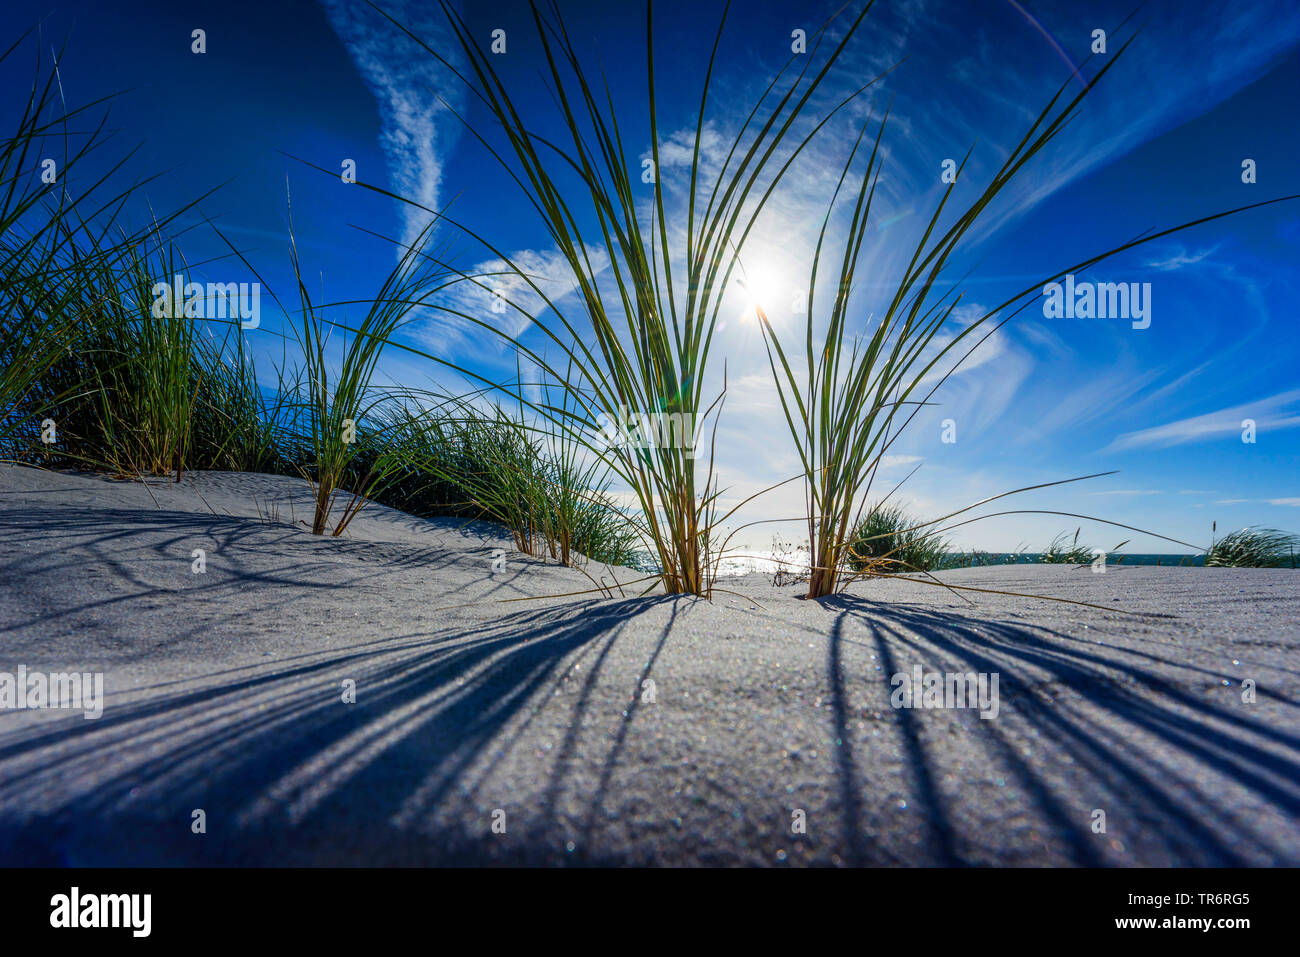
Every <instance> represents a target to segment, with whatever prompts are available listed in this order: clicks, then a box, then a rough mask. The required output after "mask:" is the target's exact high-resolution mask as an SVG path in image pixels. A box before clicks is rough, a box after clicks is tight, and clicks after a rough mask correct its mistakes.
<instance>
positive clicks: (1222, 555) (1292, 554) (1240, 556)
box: [1205, 526, 1300, 568]
mask: <svg viewBox="0 0 1300 957" xmlns="http://www.w3.org/2000/svg"><path fill="white" fill-rule="evenodd" d="M1297 550H1300V535H1293V534H1291V533H1290V532H1283V531H1280V530H1278V529H1276V528H1261V527H1258V526H1248V527H1246V528H1242V529H1238V530H1237V531H1235V532H1229V533H1228V534H1227V535H1224V536H1223V537H1222V538H1220V539H1217V540H1216V541H1214V542H1213V543H1212V544H1211V545H1210V548H1209V551H1207V552H1206V553H1205V565H1206V567H1208V568H1295V567H1296V552H1297Z"/></svg>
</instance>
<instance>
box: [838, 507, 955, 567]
mask: <svg viewBox="0 0 1300 957" xmlns="http://www.w3.org/2000/svg"><path fill="white" fill-rule="evenodd" d="M947 554H948V543H947V542H946V540H945V539H944V537H943V536H942V535H941V534H939V533H938V532H936V531H934V530H933V529H932V528H931V527H930V525H929V524H927V523H923V522H918V521H917V520H916V519H914V518H912V517H911V516H910V515H908V514H907V512H906V511H905V510H904V509H903V508H902V506H899V505H877V506H875V507H873V508H871V509H870V510H869V511H868V512H867V515H866V516H865V517H864V518H863V519H862V520H861V521H859V522H858V524H857V525H856V526H854V528H853V532H852V534H851V535H850V536H849V543H848V549H847V560H848V566H849V568H850V569H851V570H852V571H854V572H864V571H867V570H868V569H870V570H872V571H874V572H877V573H883V574H890V573H898V572H928V571H933V570H934V569H936V568H942V567H943V566H944V560H945V557H946V556H947Z"/></svg>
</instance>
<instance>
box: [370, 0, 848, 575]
mask: <svg viewBox="0 0 1300 957" xmlns="http://www.w3.org/2000/svg"><path fill="white" fill-rule="evenodd" d="M441 6H442V8H443V11H444V13H445V14H446V17H447V21H448V24H449V25H450V27H451V29H452V31H453V32H454V34H455V36H456V42H455V43H454V46H455V47H456V49H457V53H458V54H461V55H463V58H464V62H465V64H466V66H465V67H464V68H463V69H458V68H457V66H456V65H455V64H453V63H452V62H450V60H449V59H448V57H447V56H444V54H443V53H441V52H439V50H437V49H435V48H434V47H433V46H430V45H428V44H427V43H425V42H424V41H423V40H421V38H419V37H415V36H414V35H412V38H413V39H415V40H416V41H417V42H420V43H421V45H422V46H423V47H424V49H426V50H427V51H428V52H429V54H430V55H432V56H433V57H435V58H436V59H437V60H439V61H440V62H441V63H443V64H444V65H445V66H446V67H447V68H448V69H450V70H452V71H453V72H454V74H455V75H456V76H458V77H459V78H460V79H461V80H463V81H464V82H465V83H466V85H467V86H468V88H469V91H470V92H471V94H472V95H473V96H474V98H475V99H476V100H477V101H478V103H479V104H481V105H482V106H483V107H484V108H485V109H486V111H487V113H488V115H489V116H490V118H491V122H490V124H484V128H483V129H471V133H472V134H473V135H474V137H475V138H476V139H478V140H479V141H480V142H481V143H482V144H483V145H484V146H485V148H486V149H487V150H488V152H489V154H490V155H491V156H492V157H493V158H494V159H495V160H496V161H498V162H499V163H500V164H501V165H502V166H503V167H504V169H505V170H506V172H507V173H508V174H509V175H510V176H511V177H512V178H513V180H514V181H515V182H516V183H517V184H518V185H519V187H520V188H521V190H522V192H523V194H524V197H525V199H526V201H527V202H528V204H529V205H530V206H532V208H533V209H535V211H536V212H537V213H538V214H539V218H540V219H541V221H542V223H543V224H544V226H545V228H546V229H547V231H548V233H549V234H550V236H551V238H552V239H553V241H554V244H555V247H556V249H557V250H558V251H559V253H560V255H561V257H562V261H563V265H564V267H565V268H564V271H565V273H566V275H565V277H564V278H565V279H568V280H571V281H572V286H573V287H575V288H576V292H577V296H576V300H577V303H578V307H577V309H576V310H571V311H572V312H575V313H577V314H578V317H580V318H576V317H575V318H570V316H569V314H568V313H566V310H565V309H563V308H562V307H561V306H560V305H558V304H557V303H556V302H554V301H552V299H551V298H550V297H549V296H548V295H547V293H546V291H545V290H544V289H543V288H541V286H539V285H538V283H537V281H536V277H534V276H532V275H530V274H529V273H528V271H527V270H526V269H524V268H523V267H521V266H520V265H519V264H518V263H516V262H514V261H512V260H511V259H510V258H509V257H508V256H507V255H506V254H505V253H503V252H502V251H501V250H500V249H498V248H497V247H496V246H494V245H493V244H491V243H490V242H488V241H487V240H484V239H482V237H478V236H475V237H474V238H475V239H477V240H478V241H480V242H481V243H482V244H483V245H484V247H485V248H486V249H488V250H489V251H490V252H491V254H492V255H493V256H494V257H497V258H499V259H500V260H501V261H502V262H503V263H504V264H505V271H506V272H508V273H509V274H510V277H511V279H512V280H515V283H516V285H517V286H520V287H524V288H526V290H527V295H529V296H530V297H536V298H538V299H540V301H541V303H542V305H541V306H540V307H537V308H536V309H535V310H534V311H531V312H530V311H529V309H528V307H527V306H526V304H523V303H521V302H519V301H517V300H518V299H519V297H518V296H515V297H512V298H511V299H510V300H508V305H509V306H510V307H511V308H512V309H514V310H516V311H517V312H519V313H520V314H521V315H523V316H524V317H525V318H527V319H528V320H529V321H530V325H531V326H532V327H533V328H537V329H540V330H541V332H542V334H543V335H544V336H545V337H546V338H547V339H548V341H549V344H553V345H554V346H557V347H558V348H559V349H561V350H562V351H563V353H564V356H565V358H566V360H567V361H568V364H569V366H570V369H571V375H569V376H564V377H561V376H559V375H558V374H556V373H555V372H554V370H552V369H551V368H550V367H548V366H546V365H545V362H544V360H543V359H542V358H541V357H540V356H538V355H537V354H536V353H534V352H530V351H529V350H528V349H527V348H525V347H523V346H522V345H521V344H520V342H519V340H518V339H517V338H514V337H510V336H507V335H506V334H505V333H502V332H500V330H498V329H497V328H496V327H495V326H493V325H491V324H489V323H486V322H484V321H483V320H482V319H479V318H477V317H475V316H473V315H471V314H469V313H467V312H456V313H455V314H456V315H459V316H461V317H462V318H463V319H465V320H466V321H469V322H471V323H475V324H478V325H480V326H482V327H484V328H486V329H488V330H490V331H492V332H494V333H497V334H499V335H502V336H504V337H505V338H506V339H507V340H508V341H509V342H511V343H512V344H513V345H514V346H515V347H516V348H519V349H520V351H521V352H522V353H523V354H525V355H527V356H528V358H529V359H531V360H532V361H533V362H535V363H536V364H537V365H538V366H539V367H541V368H544V369H546V370H547V372H548V374H551V375H552V376H553V377H554V378H555V379H556V380H557V381H561V382H563V383H564V387H565V388H566V389H567V390H568V391H569V394H570V396H571V398H572V399H573V403H574V406H573V408H571V409H570V410H569V411H568V412H564V411H554V410H547V411H546V415H547V416H548V417H550V418H551V420H552V421H553V422H555V424H556V425H557V426H558V427H559V428H562V429H564V430H566V431H568V432H569V434H570V435H571V436H572V438H573V440H574V441H576V442H579V443H580V444H582V445H584V447H585V448H587V449H588V450H589V451H591V452H593V453H595V454H597V455H599V456H601V457H602V458H603V459H604V460H605V461H606V462H607V463H608V464H609V465H610V467H611V469H612V471H613V473H614V474H615V475H616V476H617V477H618V478H619V479H621V480H622V481H623V482H624V483H625V484H626V485H627V487H628V488H629V489H630V490H631V492H632V494H633V495H634V496H635V498H636V501H637V503H638V504H639V506H640V515H639V516H638V521H637V525H638V528H639V530H640V532H641V533H642V535H643V536H644V538H645V541H646V544H647V546H648V550H650V551H651V552H652V555H653V559H654V562H655V564H656V567H657V569H658V575H659V581H660V583H661V584H662V586H663V588H664V590H665V591H666V592H669V593H692V594H699V595H707V594H709V593H710V590H711V584H712V579H713V577H714V575H716V570H717V562H718V561H719V560H720V556H719V555H718V554H715V551H714V542H713V534H714V531H715V529H716V528H717V527H718V523H719V522H720V521H721V520H722V519H723V518H725V516H721V517H720V516H719V515H718V513H717V501H718V495H719V490H718V489H717V487H716V484H715V477H714V471H713V463H712V456H711V455H710V456H709V462H708V465H707V467H706V466H705V465H704V463H702V462H701V461H697V445H699V444H706V443H701V442H699V441H698V437H699V436H701V435H702V433H703V432H704V431H705V425H704V423H705V420H706V419H707V418H708V416H709V415H710V414H711V413H712V412H713V411H714V410H716V409H718V408H720V404H721V400H722V394H723V393H725V381H724V382H723V384H722V393H719V394H718V395H717V397H716V398H713V399H712V400H710V399H709V398H708V397H707V396H706V394H705V391H704V390H705V389H706V387H707V388H709V389H712V388H713V387H714V386H713V383H714V381H715V380H714V379H713V378H712V377H711V375H710V372H711V369H712V365H711V363H710V358H711V351H710V349H711V346H712V344H713V336H714V332H715V329H716V326H717V321H718V315H719V311H720V309H721V308H722V303H723V299H724V295H725V293H726V290H727V285H728V281H729V279H730V277H731V275H732V271H733V269H734V267H735V265H736V262H737V252H736V251H737V250H738V249H739V248H740V247H742V246H743V244H744V241H745V238H746V236H747V235H748V234H749V233H750V231H751V229H752V228H753V227H754V225H755V223H756V221H757V218H758V215H759V213H760V212H761V210H762V209H763V207H764V205H765V204H766V202H767V200H768V198H769V197H770V196H771V195H772V192H773V190H774V189H775V187H776V185H777V183H778V182H779V181H780V180H781V178H782V177H783V175H784V174H785V172H786V171H787V170H788V168H789V166H790V163H791V162H792V161H793V159H794V156H795V155H797V154H798V153H799V151H800V150H801V149H802V148H803V146H804V145H806V144H807V143H808V142H809V140H810V139H811V138H812V136H813V135H815V134H816V132H817V131H818V130H819V129H820V128H821V126H822V125H823V123H824V121H825V119H828V118H829V116H824V117H823V118H822V119H823V122H822V123H818V122H815V121H814V120H813V119H812V118H809V122H808V123H807V124H799V123H798V121H799V120H800V119H801V118H803V117H804V114H805V113H806V112H808V109H807V108H808V105H809V103H810V101H813V100H814V97H815V95H816V93H817V92H818V90H819V89H820V86H821V82H822V80H823V79H824V78H825V77H826V75H827V74H828V72H829V71H830V69H831V66H832V65H833V64H834V63H835V61H836V60H837V59H838V57H839V55H840V54H841V52H842V51H843V50H844V48H845V45H846V44H847V43H848V42H849V39H850V38H851V37H852V36H853V34H854V33H855V31H856V30H857V28H858V26H859V25H860V24H861V22H862V19H863V17H864V16H865V15H866V10H865V9H864V10H863V11H862V13H861V14H860V15H858V16H857V17H856V19H852V20H851V21H850V22H848V23H846V24H844V25H843V27H842V28H840V29H837V31H836V34H835V36H834V39H832V40H828V41H827V46H828V47H829V48H830V53H829V56H827V57H822V56H821V55H820V54H819V52H818V46H819V44H820V41H821V40H823V39H824V38H825V37H826V36H827V35H828V31H827V30H826V28H823V29H822V30H820V31H817V32H816V34H815V35H814V36H812V37H810V44H809V46H810V55H807V56H791V58H790V60H789V61H788V63H787V64H786V66H785V67H784V68H783V69H782V71H781V73H780V74H778V76H777V77H776V78H775V79H773V80H772V82H771V83H770V84H768V86H767V88H766V89H765V90H764V91H763V94H762V95H761V96H760V97H758V98H757V101H756V102H755V103H754V105H753V109H752V110H750V111H749V113H748V116H747V118H746V119H745V121H744V122H743V124H741V125H740V128H739V129H737V130H735V132H734V135H731V136H730V137H729V142H724V146H723V149H724V150H725V159H724V160H723V162H722V164H721V168H720V169H719V170H717V171H716V173H715V172H713V171H709V175H708V176H707V177H705V176H702V175H701V173H702V170H703V169H704V166H705V161H704V159H703V157H702V149H703V148H704V147H703V145H702V144H704V141H705V135H706V129H710V128H711V127H710V125H709V124H710V123H711V122H712V121H713V120H714V119H715V117H714V116H713V113H714V112H716V111H715V110H712V109H711V108H712V107H713V104H712V102H711V100H710V97H711V95H712V92H713V91H712V85H713V82H712V81H713V67H714V61H715V58H716V53H717V50H718V47H719V45H720V44H721V42H722V37H723V27H724V25H725V22H726V13H725V11H724V13H723V16H722V19H721V22H720V23H719V26H718V30H717V34H716V36H715V39H714V46H713V53H712V54H711V55H710V58H709V61H708V63H707V65H706V66H705V68H704V79H703V84H702V87H701V89H700V95H699V100H698V103H699V109H698V113H697V114H696V115H697V120H696V124H695V130H694V137H693V138H692V139H693V141H692V145H691V155H692V160H691V163H690V168H689V171H688V174H687V176H686V179H687V181H686V182H683V183H681V184H674V190H675V191H676V194H677V195H678V196H679V197H681V199H682V201H683V203H684V205H685V206H686V214H685V216H684V221H683V222H681V226H682V227H683V228H682V229H677V228H675V227H670V223H669V213H668V211H667V209H666V204H665V199H664V190H663V189H662V188H661V183H660V175H661V174H662V172H663V169H664V167H663V164H661V162H660V149H661V146H662V144H663V142H664V136H663V135H662V133H661V130H660V124H659V114H658V109H657V106H658V92H657V89H658V84H657V73H656V70H657V69H658V68H659V64H658V62H657V60H656V48H655V40H654V36H655V28H654V22H653V5H652V4H647V7H646V11H647V12H646V58H645V85H646V91H647V92H646V99H645V101H644V103H645V106H644V108H642V107H641V105H640V104H637V110H638V113H641V112H642V109H643V110H644V112H643V114H642V115H641V116H638V117H637V119H638V120H644V122H632V121H631V120H630V119H629V116H628V115H627V113H626V112H624V111H623V110H621V109H616V108H615V105H614V103H613V97H612V94H611V92H610V90H609V88H608V87H607V86H606V85H605V84H604V83H603V81H602V80H601V79H600V78H599V76H598V75H597V74H595V73H594V71H593V72H592V73H591V74H589V73H588V71H587V70H586V69H584V67H583V65H582V60H581V57H580V56H579V54H578V52H577V50H576V49H575V47H574V45H573V43H572V40H571V37H570V35H569V33H568V32H567V30H566V28H565V25H564V22H563V19H562V18H561V16H560V14H559V10H558V7H555V6H552V7H551V8H550V11H549V13H550V15H549V16H547V15H545V14H543V13H542V12H541V11H540V10H539V9H538V8H537V7H536V6H534V7H533V8H532V14H533V19H534V23H535V27H536V33H535V41H536V43H537V45H538V47H539V49H540V50H541V53H542V56H543V57H544V61H545V62H544V67H543V70H542V73H543V81H544V82H546V83H547V84H548V86H549V91H550V93H551V94H552V98H553V101H554V103H555V107H556V109H555V113H554V114H553V116H552V119H553V120H554V122H553V124H552V125H553V126H554V127H555V128H556V130H557V131H558V135H552V134H551V133H550V131H549V130H548V131H546V132H541V130H542V129H543V128H544V127H545V125H546V119H547V118H546V117H542V116H538V115H537V113H536V111H535V110H533V111H529V110H527V109H525V108H522V107H517V106H516V104H515V102H514V96H515V94H516V92H522V93H527V92H529V87H531V86H532V85H533V84H534V83H535V80H534V79H533V78H531V77H529V78H528V79H527V80H526V81H525V83H526V84H527V86H522V87H520V86H514V85H507V83H506V82H505V81H504V80H503V78H502V77H501V75H499V73H498V70H497V66H496V62H494V61H499V58H496V57H493V56H492V55H491V54H490V53H489V52H487V51H486V50H485V49H484V48H483V47H482V45H481V44H480V40H481V37H480V35H479V32H478V31H477V30H475V29H473V28H471V27H470V25H469V24H468V23H467V22H466V21H465V20H464V19H463V18H462V17H461V15H460V14H459V13H457V12H456V11H455V10H454V9H453V8H452V6H451V5H450V4H448V3H442V4H441ZM394 22H395V23H396V21H394ZM397 25H398V26H399V27H401V24H400V23H398V24H397ZM818 61H821V65H820V66H816V67H815V66H814V63H817V62H818ZM673 72H674V76H673V82H674V84H679V83H680V80H681V77H680V76H677V75H676V74H677V73H679V72H680V71H679V70H674V71H673ZM835 109H838V107H836V108H835ZM727 112H728V113H730V112H732V107H731V105H728V106H727ZM831 112H833V110H832V111H831ZM524 116H527V121H526V122H525V120H524V119H523V117H524ZM793 130H798V132H792V131H793ZM629 134H630V136H631V138H630V139H629V138H628V137H629ZM805 134H806V135H805ZM643 143H644V144H648V145H649V150H650V156H649V160H650V165H651V166H652V167H653V168H654V170H656V171H658V174H657V175H655V176H653V177H652V178H651V180H650V181H649V182H648V183H647V182H646V181H643V180H642V178H641V175H640V174H641V170H642V166H641V164H640V162H639V159H638V156H639V151H640V150H641V149H642V144H643ZM629 145H630V148H631V150H632V152H629ZM787 147H789V148H787ZM706 179H707V180H709V182H708V183H706V182H705V180H706ZM363 185H364V184H363ZM471 235H473V234H471ZM467 278H469V277H467ZM485 288H486V287H485ZM542 315H546V316H548V317H549V316H554V317H555V318H554V319H551V318H546V319H542V318H540V316H542ZM548 347H549V345H548ZM724 380H725V377H724ZM706 383H707V385H706ZM628 415H631V416H638V417H639V416H665V417H669V418H671V419H673V420H674V421H675V422H676V423H677V425H678V434H677V437H676V440H674V441H660V442H656V443H652V444H632V445H628V444H621V443H620V444H614V445H612V446H611V447H603V446H601V445H600V444H599V443H598V442H596V441H594V440H592V439H591V438H590V436H591V435H592V433H593V432H594V431H595V430H596V428H597V426H596V425H595V423H597V422H598V421H599V420H600V418H601V417H602V416H603V417H607V418H608V419H609V420H615V421H618V420H621V419H623V418H624V417H626V416H628ZM714 425H715V426H716V419H715V420H714ZM661 434H662V433H661Z"/></svg>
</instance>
